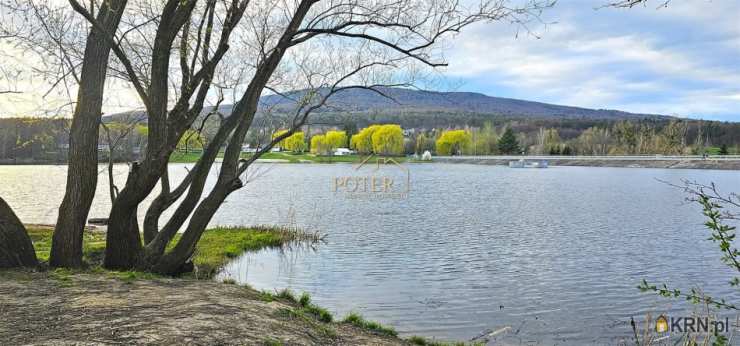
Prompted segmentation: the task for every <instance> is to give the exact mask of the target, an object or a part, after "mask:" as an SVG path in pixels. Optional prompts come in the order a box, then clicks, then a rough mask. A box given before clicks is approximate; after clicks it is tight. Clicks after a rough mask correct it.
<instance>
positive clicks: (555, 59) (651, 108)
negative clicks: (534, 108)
mask: <svg viewBox="0 0 740 346" xmlns="http://www.w3.org/2000/svg"><path fill="white" fill-rule="evenodd" d="M676 3H681V4H680V6H675V7H674V6H671V7H669V8H668V9H661V10H655V9H654V8H651V7H648V8H639V9H634V10H630V11H627V10H624V11H622V10H613V9H600V10H598V11H592V10H591V9H590V8H589V7H588V6H585V4H587V2H586V3H584V2H578V1H574V2H572V3H571V2H569V3H568V5H565V6H561V7H559V8H556V9H555V10H554V11H553V12H551V13H550V14H549V15H548V19H555V20H557V21H558V23H556V24H552V25H547V26H546V27H540V28H535V30H537V31H538V34H539V36H541V39H535V38H534V37H531V36H527V35H525V36H523V37H522V36H520V37H519V38H514V37H513V35H511V34H510V32H508V31H507V29H506V28H505V27H504V26H502V25H494V26H490V25H489V26H476V27H475V28H473V30H470V31H468V32H464V33H462V34H461V35H460V36H459V37H458V38H456V40H455V44H454V45H453V48H452V50H451V53H450V55H449V56H450V64H451V65H450V67H449V69H448V71H447V74H448V75H449V76H453V77H460V78H463V80H466V79H467V80H469V81H471V84H474V85H475V87H477V88H483V89H485V87H486V85H487V86H488V87H490V89H491V90H493V91H494V93H493V94H495V93H496V92H499V93H500V92H501V91H502V89H503V90H504V93H505V94H507V95H517V96H518V97H523V98H529V99H534V100H542V101H546V102H555V103H562V104H572V105H576V106H587V107H597V108H616V109H625V110H629V111H634V112H646V113H656V112H660V113H666V112H667V113H676V114H684V115H697V116H702V115H705V114H713V115H728V114H730V115H732V114H735V115H737V116H738V117H736V119H737V120H740V102H738V99H737V98H735V97H734V96H736V95H737V88H738V86H739V85H740V44H738V43H740V21H738V20H737V16H738V15H739V14H740V2H729V1H715V2H699V1H696V2H676ZM560 5H561V4H559V5H558V6H560ZM509 31H510V30H509ZM481 80H483V82H481ZM480 84H483V86H481V85H480ZM480 91H483V92H486V90H480Z"/></svg>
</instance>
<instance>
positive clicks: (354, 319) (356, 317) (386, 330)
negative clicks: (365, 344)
mask: <svg viewBox="0 0 740 346" xmlns="http://www.w3.org/2000/svg"><path fill="white" fill-rule="evenodd" d="M342 322H344V323H349V324H352V325H354V326H356V327H359V328H362V329H365V330H368V331H371V332H373V333H376V334H381V335H388V336H394V337H396V336H398V332H396V330H395V329H393V327H390V326H384V325H382V324H380V323H378V322H375V321H368V320H365V319H364V318H363V317H362V316H361V315H360V314H358V313H356V312H352V313H350V314H349V315H347V317H345V318H344V320H343V321H342Z"/></svg>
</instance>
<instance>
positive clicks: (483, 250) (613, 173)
mask: <svg viewBox="0 0 740 346" xmlns="http://www.w3.org/2000/svg"><path fill="white" fill-rule="evenodd" d="M266 167H268V166H264V167H263V168H266ZM408 167H409V168H410V174H411V186H412V188H411V192H410V193H409V195H408V198H405V199H380V200H377V199H356V198H346V197H345V196H341V195H337V194H335V193H333V191H332V179H333V177H336V176H338V175H346V174H350V173H348V172H351V171H352V167H351V166H350V165H341V164H337V165H313V164H302V165H271V166H269V169H266V170H265V171H264V174H260V175H258V176H256V179H255V180H254V181H253V182H251V183H250V184H249V185H247V187H246V188H245V189H242V190H240V191H237V192H236V193H234V194H233V195H232V196H230V197H229V198H228V200H227V203H226V204H225V205H224V206H223V207H222V208H221V209H220V210H219V211H218V213H217V214H216V216H215V217H214V219H213V222H212V224H223V225H238V224H275V223H296V224H298V225H299V226H302V227H309V228H311V229H312V230H320V231H321V232H323V233H326V234H328V237H327V241H328V243H327V244H324V245H321V246H319V247H317V249H316V251H308V250H305V249H302V250H287V251H280V250H265V251H262V252H259V253H251V254H245V255H243V256H242V257H240V258H239V259H238V260H236V261H235V262H233V263H231V264H230V265H229V266H227V268H225V269H224V271H223V273H222V274H221V275H222V278H223V277H232V278H234V279H236V280H237V281H239V282H246V283H249V284H250V285H252V286H253V287H256V288H258V289H269V290H272V289H282V288H291V289H293V290H296V291H299V292H300V291H307V292H309V293H310V294H311V295H312V297H313V298H314V300H315V301H316V302H317V304H319V305H322V306H325V307H327V308H329V310H331V311H332V312H334V313H335V314H339V315H340V316H341V315H344V314H346V313H347V312H349V311H352V310H355V311H358V312H360V313H362V314H363V315H364V316H366V317H367V318H369V319H373V320H378V321H381V322H382V323H385V324H389V325H392V326H394V327H396V328H397V329H398V330H399V331H400V332H401V333H402V334H405V335H409V334H421V335H426V336H434V337H438V338H444V339H470V338H472V337H475V336H476V335H479V334H481V333H483V332H485V331H490V330H497V329H499V328H502V327H505V326H511V327H512V328H511V331H510V332H509V333H507V336H506V341H508V342H513V343H520V342H521V343H527V342H530V341H539V342H543V343H544V344H553V343H560V344H615V343H617V342H618V341H619V340H620V339H623V338H628V337H629V335H630V334H631V329H630V328H629V325H628V321H629V317H630V316H634V317H635V318H636V319H638V320H639V318H641V317H643V316H645V314H646V313H647V312H651V311H652V312H665V311H668V312H675V313H678V312H681V313H684V312H685V311H686V310H687V309H688V306H687V305H686V304H685V303H684V302H683V301H676V300H667V299H661V298H657V297H655V296H653V295H650V294H640V293H639V291H638V290H637V289H636V288H635V287H636V285H637V284H638V283H639V282H640V281H641V280H642V279H643V278H645V279H647V280H648V281H652V282H656V283H662V282H668V283H671V284H672V285H675V286H677V287H681V288H684V289H687V288H690V287H693V286H700V287H704V288H706V290H707V293H710V294H712V295H717V296H722V297H727V298H732V299H735V300H737V298H740V295H738V294H737V293H736V292H733V291H732V290H731V288H730V287H729V285H727V280H728V278H729V277H730V274H731V271H730V270H729V268H726V267H724V266H722V264H721V262H720V261H719V258H720V255H719V254H718V252H717V251H716V249H715V247H716V245H714V244H712V243H710V242H708V241H706V238H707V232H706V231H705V230H704V228H703V226H702V223H703V222H704V220H703V218H702V216H701V213H700V210H699V208H698V207H697V206H695V205H691V204H685V203H682V201H683V198H684V195H683V194H682V192H681V191H678V190H676V189H673V188H671V187H668V186H666V185H664V184H662V183H660V182H658V181H657V180H656V179H661V180H666V181H674V182H675V181H679V180H680V179H682V178H688V179H693V180H697V181H700V182H710V181H713V182H715V183H717V184H719V185H720V186H722V187H725V188H726V189H733V188H734V189H738V188H740V184H738V183H739V182H740V173H739V172H732V171H702V170H662V169H628V168H586V167H554V168H549V169H543V170H516V169H509V168H506V167H495V166H475V165H464V164H449V165H448V164H418V165H408ZM124 168H125V167H124ZM14 170H15V171H14ZM170 170H171V171H172V172H173V174H172V176H173V177H175V178H174V179H175V180H176V179H177V178H181V177H182V176H183V175H184V172H185V170H184V169H183V167H182V166H178V165H173V166H172V167H171V168H170ZM124 171H125V169H124ZM30 172H33V173H30ZM14 173H19V174H20V173H22V174H21V177H20V178H19V177H17V176H16V174H14ZM60 176H61V177H60ZM8 178H10V179H11V184H10V185H8V184H7V181H8V180H6V179H8ZM122 179H123V178H122ZM21 180H23V183H22V184H21V182H20V181H21ZM0 181H2V182H3V183H2V184H0V195H2V196H3V197H5V198H6V199H8V201H9V202H10V203H11V205H14V206H15V205H21V207H20V210H19V214H21V217H22V218H24V220H31V221H27V222H53V217H54V216H55V213H56V210H55V209H56V208H57V206H58V202H59V201H60V200H61V195H62V194H61V187H62V186H63V182H64V178H63V172H62V173H61V174H60V173H59V172H58V169H57V168H54V167H50V166H49V167H25V168H24V167H21V168H19V167H0ZM29 183H30V184H31V185H33V186H32V187H30V188H29V186H28V185H27V184H29ZM100 183H101V185H104V183H105V182H104V179H101V181H100ZM101 188H102V187H101ZM102 191H103V192H102V195H101V196H102V197H103V198H97V199H96V204H97V203H100V204H98V205H97V206H96V207H95V208H96V213H97V214H95V215H96V216H97V215H99V214H100V213H103V211H104V210H106V208H107V207H106V203H107V202H106V200H107V198H105V191H106V189H105V188H103V189H102ZM38 195H44V196H49V198H48V200H41V201H34V202H35V203H32V202H28V201H26V199H28V198H31V196H38ZM99 197H100V196H99ZM141 209H143V210H140V211H142V212H143V211H145V209H144V208H141ZM49 220H50V221H49ZM517 331H518V332H517Z"/></svg>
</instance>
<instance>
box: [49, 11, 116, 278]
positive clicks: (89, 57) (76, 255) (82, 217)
mask: <svg viewBox="0 0 740 346" xmlns="http://www.w3.org/2000/svg"><path fill="white" fill-rule="evenodd" d="M125 7H126V0H119V1H104V2H103V3H102V6H101V8H100V11H99V14H98V21H99V22H100V23H102V25H103V27H104V28H105V30H106V31H107V33H100V32H98V30H95V29H92V30H91V32H90V35H89V36H88V39H87V43H86V46H85V57H84V63H83V66H82V78H81V80H80V85H79V91H78V94H77V106H76V108H75V113H74V117H73V118H72V127H71V130H70V138H69V166H68V167H67V187H66V191H65V194H64V199H63V200H62V204H61V206H60V207H59V216H58V218H57V223H56V227H55V229H54V236H53V240H52V246H51V255H50V258H49V264H50V265H51V266H54V267H79V266H81V265H82V232H83V231H84V227H85V223H86V221H87V217H88V213H89V212H90V205H91V204H92V200H93V198H94V197H95V188H96V186H97V182H98V136H99V126H100V117H101V109H102V105H103V91H104V88H105V77H106V72H107V70H108V58H109V55H110V50H111V47H110V46H109V45H108V44H107V43H106V41H105V39H104V38H103V37H104V35H106V34H107V35H110V34H112V33H113V32H115V30H116V28H117V27H118V23H119V22H120V20H121V15H122V14H123V10H124V8H125Z"/></svg>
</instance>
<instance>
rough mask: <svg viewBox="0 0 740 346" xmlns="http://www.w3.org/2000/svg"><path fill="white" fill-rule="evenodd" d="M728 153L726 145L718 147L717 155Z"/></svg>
mask: <svg viewBox="0 0 740 346" xmlns="http://www.w3.org/2000/svg"><path fill="white" fill-rule="evenodd" d="M729 153H730V151H729V150H727V144H722V146H720V147H719V154H720V155H727V154H729Z"/></svg>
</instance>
